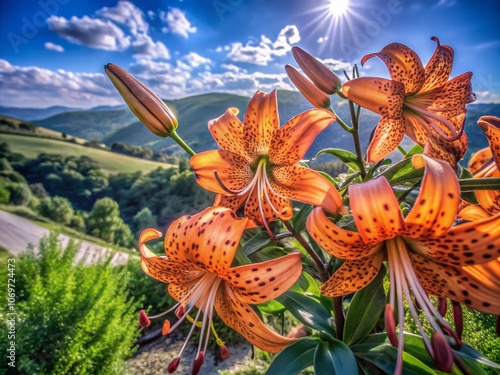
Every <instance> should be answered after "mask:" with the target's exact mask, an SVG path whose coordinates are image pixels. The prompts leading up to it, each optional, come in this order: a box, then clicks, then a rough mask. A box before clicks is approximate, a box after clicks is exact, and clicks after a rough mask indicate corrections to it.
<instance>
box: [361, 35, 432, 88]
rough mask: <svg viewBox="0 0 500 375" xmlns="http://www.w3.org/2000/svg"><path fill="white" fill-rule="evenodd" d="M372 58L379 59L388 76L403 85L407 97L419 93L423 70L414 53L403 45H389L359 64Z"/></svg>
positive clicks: (422, 82) (423, 76)
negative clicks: (387, 70)
mask: <svg viewBox="0 0 500 375" xmlns="http://www.w3.org/2000/svg"><path fill="white" fill-rule="evenodd" d="M374 56H377V57H379V58H380V59H381V60H382V61H383V62H384V63H385V65H387V68H388V69H389V74H390V75H391V78H392V79H393V80H394V81H398V82H401V83H402V84H403V85H404V87H405V92H406V94H407V95H410V94H413V93H415V92H418V91H420V89H421V88H422V86H423V84H424V81H425V75H424V72H425V70H424V66H423V65H422V61H421V60H420V57H418V55H417V54H416V53H415V51H413V50H412V49H411V48H409V47H407V46H405V45H404V44H401V43H391V44H389V45H387V46H385V47H384V48H382V50H381V51H380V52H377V53H371V54H369V55H366V56H365V57H363V59H362V60H361V64H362V65H364V64H365V62H366V61H367V60H368V59H371V58H372V57H374Z"/></svg>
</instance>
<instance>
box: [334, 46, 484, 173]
mask: <svg viewBox="0 0 500 375" xmlns="http://www.w3.org/2000/svg"><path fill="white" fill-rule="evenodd" d="M432 39H433V40H434V41H435V42H436V43H437V46H436V50H435V52H434V55H433V56H432V58H431V59H430V60H429V62H428V63H427V65H426V66H425V68H424V66H423V64H422V61H421V60H420V58H419V57H418V55H417V54H416V53H415V51H413V50H412V49H411V48H409V47H407V46H405V45H403V44H399V43H392V44H389V45H387V46H385V47H384V48H383V49H382V50H381V51H380V52H378V53H371V54H369V55H366V56H365V57H363V59H362V60H361V64H364V63H365V62H366V61H367V60H368V59H370V58H372V57H374V56H378V57H379V58H380V59H382V61H383V62H384V63H385V64H386V65H387V68H388V69H389V73H390V75H391V78H392V79H391V80H389V79H384V78H373V77H361V78H356V79H353V80H350V81H348V82H346V83H345V84H344V85H343V87H342V93H343V94H344V95H345V96H346V97H347V98H348V99H350V100H352V101H353V102H355V103H357V104H359V105H360V106H362V107H365V108H367V109H369V110H371V111H373V112H376V113H378V114H380V115H382V118H381V119H380V122H379V123H378V125H377V127H376V129H375V133H374V135H373V139H372V140H371V142H370V145H369V147H368V151H367V160H368V161H369V162H376V161H379V160H381V159H383V158H384V157H386V156H387V155H388V154H389V153H391V152H392V151H394V150H395V149H396V147H397V146H398V145H399V144H400V143H401V141H402V139H403V136H404V135H405V134H406V135H407V136H409V137H410V138H411V139H412V140H413V141H415V142H416V143H418V144H420V145H422V146H425V145H428V144H429V145H430V146H431V148H430V154H429V156H432V157H435V158H438V159H441V160H444V161H446V162H447V163H449V164H450V165H452V166H455V165H456V163H457V161H458V160H460V159H461V158H462V156H463V155H464V153H465V151H466V149H467V136H466V135H465V134H464V133H463V125H464V121H465V112H466V110H465V105H466V104H467V103H469V102H471V101H473V100H475V97H474V94H473V92H472V86H471V77H472V73H470V72H467V73H464V74H462V75H460V76H458V77H455V78H453V79H451V80H448V78H449V76H450V73H451V69H452V65H453V49H452V48H451V47H449V46H446V45H441V44H440V43H439V40H438V39H437V38H435V37H433V38H432Z"/></svg>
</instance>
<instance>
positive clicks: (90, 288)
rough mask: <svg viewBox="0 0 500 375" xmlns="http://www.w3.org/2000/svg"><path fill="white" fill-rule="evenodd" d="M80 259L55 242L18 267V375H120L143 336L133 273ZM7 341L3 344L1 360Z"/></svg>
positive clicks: (3, 338)
mask: <svg viewBox="0 0 500 375" xmlns="http://www.w3.org/2000/svg"><path fill="white" fill-rule="evenodd" d="M77 253H78V247H77V245H76V244H74V243H70V244H69V245H68V246H67V247H66V249H64V250H63V249H62V247H61V245H60V244H59V243H58V241H57V236H56V235H55V234H51V235H50V237H49V238H45V239H43V240H42V241H41V243H40V253H39V254H37V255H34V253H33V251H29V252H27V253H25V254H23V255H21V256H20V257H19V259H17V261H16V295H17V303H16V310H17V318H18V319H17V323H16V339H17V345H16V357H17V361H16V369H15V370H16V373H21V374H35V373H36V374H120V373H122V372H123V361H124V359H125V358H127V357H128V356H130V355H131V354H132V352H133V350H132V349H133V348H132V346H133V343H134V341H135V339H136V338H137V335H138V332H137V323H136V320H137V315H136V311H137V309H138V306H137V303H136V302H135V301H134V300H133V299H132V300H130V299H129V298H128V296H127V292H126V285H127V282H128V280H127V279H128V273H126V272H124V270H121V271H118V269H119V267H112V266H111V265H109V263H106V262H101V263H99V264H92V265H85V264H82V262H76V261H75V259H76V256H77ZM2 320H3V321H4V319H2ZM4 324H5V321H4ZM4 324H2V325H4ZM6 337H7V336H6V335H1V338H0V349H1V350H2V353H5V352H6V351H7V349H8V346H6V345H8V343H7V342H6V340H7V338H6ZM4 363H5V361H4Z"/></svg>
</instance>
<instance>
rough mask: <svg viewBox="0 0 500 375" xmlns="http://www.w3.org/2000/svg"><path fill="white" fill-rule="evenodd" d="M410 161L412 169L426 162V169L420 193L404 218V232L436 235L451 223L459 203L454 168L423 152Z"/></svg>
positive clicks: (414, 234)
mask: <svg viewBox="0 0 500 375" xmlns="http://www.w3.org/2000/svg"><path fill="white" fill-rule="evenodd" d="M412 163H413V166H414V167H415V168H422V167H423V166H424V165H425V172H424V178H423V180H422V186H421V188H420V194H419V195H418V198H417V200H416V201H415V205H414V206H413V208H412V209H411V211H410V213H409V214H408V215H407V216H406V218H405V223H406V230H405V235H406V236H409V237H412V238H427V237H439V236H440V235H442V234H443V233H445V232H446V231H447V230H448V229H449V228H450V226H451V225H452V224H453V221H454V220H455V216H456V213H457V209H458V204H459V202H460V187H459V185H458V180H457V177H456V175H455V171H454V170H453V169H452V168H451V167H450V166H449V165H448V164H447V163H445V162H443V161H440V160H436V159H432V158H429V157H427V156H424V155H414V156H413V159H412Z"/></svg>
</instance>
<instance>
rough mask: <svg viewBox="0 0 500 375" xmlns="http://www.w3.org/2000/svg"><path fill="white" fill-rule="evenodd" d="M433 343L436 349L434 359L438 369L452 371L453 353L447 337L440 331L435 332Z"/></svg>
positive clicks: (433, 347)
mask: <svg viewBox="0 0 500 375" xmlns="http://www.w3.org/2000/svg"><path fill="white" fill-rule="evenodd" d="M431 345H432V350H433V351H434V358H433V360H434V363H435V365H436V367H437V369H438V370H440V371H444V372H451V368H452V367H453V353H452V351H451V348H450V345H449V344H448V341H447V340H446V338H445V337H444V336H443V335H442V334H440V333H438V332H433V333H432V336H431Z"/></svg>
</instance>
